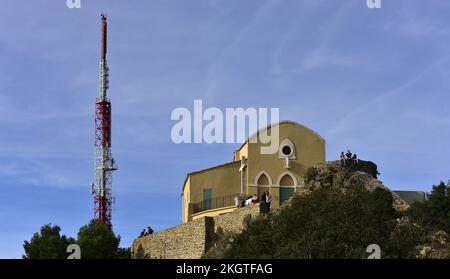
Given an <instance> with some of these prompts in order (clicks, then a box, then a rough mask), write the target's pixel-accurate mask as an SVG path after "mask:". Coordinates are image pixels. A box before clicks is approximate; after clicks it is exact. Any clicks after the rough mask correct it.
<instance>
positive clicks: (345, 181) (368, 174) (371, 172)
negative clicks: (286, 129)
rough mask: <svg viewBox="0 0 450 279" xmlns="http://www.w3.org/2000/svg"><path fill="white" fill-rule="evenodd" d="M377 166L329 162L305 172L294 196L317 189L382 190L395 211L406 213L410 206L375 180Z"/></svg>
mask: <svg viewBox="0 0 450 279" xmlns="http://www.w3.org/2000/svg"><path fill="white" fill-rule="evenodd" d="M378 174H379V173H378V170H377V165H376V164H374V163H373V162H369V161H359V162H358V164H356V165H350V164H347V165H343V164H342V163H341V162H340V161H330V162H326V163H322V164H319V165H316V166H315V167H313V168H310V169H308V170H307V172H306V175H305V187H304V189H302V190H300V191H297V192H296V195H304V194H307V193H308V192H310V191H313V190H314V189H317V188H319V187H326V188H335V189H342V190H343V191H345V189H346V188H348V187H352V186H361V187H365V188H366V189H367V190H369V191H373V190H375V189H376V188H383V189H385V190H387V191H389V192H391V193H392V198H393V204H392V206H393V207H394V209H395V210H397V211H406V210H407V209H408V208H409V207H410V206H409V204H408V203H406V202H405V201H404V200H403V199H402V198H401V197H400V196H399V195H398V194H396V193H395V192H393V191H391V190H390V189H389V188H388V187H386V186H384V185H383V183H382V182H381V181H380V180H378V179H377V176H378ZM288 204H289V203H288Z"/></svg>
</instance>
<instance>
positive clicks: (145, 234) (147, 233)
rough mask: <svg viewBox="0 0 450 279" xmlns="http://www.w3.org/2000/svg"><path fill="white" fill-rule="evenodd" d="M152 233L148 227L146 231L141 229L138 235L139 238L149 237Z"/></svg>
mask: <svg viewBox="0 0 450 279" xmlns="http://www.w3.org/2000/svg"><path fill="white" fill-rule="evenodd" d="M153 233H154V231H153V229H152V228H151V227H150V226H148V227H147V229H142V231H141V234H140V236H139V237H143V236H147V235H151V234H153Z"/></svg>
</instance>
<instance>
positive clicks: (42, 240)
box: [22, 224, 75, 259]
mask: <svg viewBox="0 0 450 279" xmlns="http://www.w3.org/2000/svg"><path fill="white" fill-rule="evenodd" d="M60 232H61V228H60V227H59V226H56V225H55V226H52V225H51V224H47V225H44V226H42V227H41V231H40V233H35V234H34V235H33V237H32V238H31V240H30V241H26V240H25V241H24V244H23V249H24V250H25V255H23V256H22V257H23V258H24V259H66V258H67V256H68V254H67V252H66V249H67V246H69V245H70V244H73V243H75V239H73V238H71V237H69V238H67V237H66V236H65V235H60Z"/></svg>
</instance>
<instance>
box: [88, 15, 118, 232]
mask: <svg viewBox="0 0 450 279" xmlns="http://www.w3.org/2000/svg"><path fill="white" fill-rule="evenodd" d="M101 18H102V48H101V60H100V90H99V96H98V98H97V100H96V103H95V152H94V169H95V180H94V182H93V183H92V185H91V186H92V189H91V190H92V195H93V196H94V219H96V220H98V221H100V222H102V223H104V224H106V225H108V226H109V228H112V222H111V213H112V205H113V203H114V198H113V196H112V173H113V171H115V170H117V166H116V163H115V161H114V158H113V157H112V153H111V102H110V100H109V99H108V89H109V68H108V64H107V62H106V50H107V22H106V15H103V14H102V16H101Z"/></svg>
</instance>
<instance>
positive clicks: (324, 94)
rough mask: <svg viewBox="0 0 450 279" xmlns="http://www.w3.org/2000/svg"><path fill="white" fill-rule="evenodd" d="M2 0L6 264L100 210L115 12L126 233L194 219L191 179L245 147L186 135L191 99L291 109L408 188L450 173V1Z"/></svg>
mask: <svg viewBox="0 0 450 279" xmlns="http://www.w3.org/2000/svg"><path fill="white" fill-rule="evenodd" d="M65 2H66V1H65V0H33V1H25V0H15V1H6V0H0V26H2V28H1V29H0V187H1V188H0V258H18V257H20V256H21V255H22V253H23V249H22V242H23V240H25V239H30V238H31V236H32V234H33V233H34V232H36V231H38V230H39V228H40V226H41V225H43V224H46V223H52V224H58V225H60V226H61V227H62V229H63V233H64V234H67V235H70V236H76V233H77V231H78V229H79V227H81V226H82V225H84V224H86V223H88V222H89V220H90V219H91V218H92V214H93V210H92V206H93V205H92V204H93V201H92V197H91V195H90V186H89V185H90V183H91V181H92V180H93V128H94V127H93V114H94V103H95V98H96V96H97V94H98V60H99V55H100V13H101V12H106V13H107V14H108V17H109V20H108V22H109V51H108V59H109V66H110V78H111V81H110V92H109V94H110V97H111V99H112V102H113V154H114V157H115V159H116V161H117V163H118V164H119V170H118V171H117V172H116V173H115V174H114V182H113V192H114V195H115V197H116V205H115V211H114V212H113V223H114V230H115V232H116V233H118V234H120V235H121V236H122V243H121V245H122V246H129V245H130V243H131V241H132V239H133V238H134V237H136V235H137V234H138V233H139V231H140V229H141V228H143V227H145V226H147V225H151V226H152V227H154V228H155V229H156V230H161V229H164V228H167V227H170V226H173V225H176V224H178V223H180V222H181V199H180V192H181V187H182V183H183V181H184V178H185V175H186V173H187V172H190V171H193V170H197V169H201V168H205V167H208V166H212V165H215V164H220V163H225V162H228V161H230V160H231V158H232V152H233V150H234V149H236V148H237V147H238V146H239V144H213V145H206V144H190V145H189V144H181V145H176V144H174V143H172V141H171V138H170V131H171V128H172V126H173V125H174V124H175V122H173V121H171V120H170V116H171V112H172V110H173V109H175V108H177V107H188V108H190V109H192V107H193V101H194V99H202V100H203V105H204V106H205V107H211V106H216V107H219V108H221V109H224V108H226V107H244V108H246V107H268V108H270V107H279V108H280V118H281V119H288V120H293V121H297V122H299V123H302V124H304V125H306V126H308V127H310V128H312V129H313V130H315V131H317V132H318V133H319V134H321V135H322V136H323V137H324V138H325V139H326V140H327V159H328V160H331V159H336V158H337V157H338V156H337V155H338V152H339V151H340V150H344V149H346V148H351V149H352V150H353V151H354V152H356V153H358V155H359V157H360V158H361V159H366V160H372V161H374V162H376V163H377V164H378V166H379V170H380V173H381V176H380V179H381V180H382V181H383V182H384V183H385V185H387V186H389V187H390V188H392V189H415V190H424V191H428V190H429V189H430V188H431V185H432V184H436V183H438V182H439V181H440V180H445V181H446V180H447V179H449V178H450V165H449V164H448V163H447V162H448V158H449V155H450V148H449V145H448V138H449V137H450V129H449V125H450V113H449V111H448V104H449V102H450V95H449V91H450V76H449V73H450V72H449V69H450V57H449V56H450V53H449V51H448V50H449V49H450V36H449V35H450V18H449V17H448V14H449V12H450V2H448V1H442V0H430V1H420V0H414V1H413V0H396V1H386V0H382V8H381V9H368V8H367V7H366V1H365V0H345V1H342V0H310V1H301V0H278V1H276V0H249V1H242V0H183V1H181V0H178V1H175V0H152V1H137V0H127V1H125V0H122V1H119V0H89V1H87V0H82V8H81V9H68V8H67V7H66V5H65Z"/></svg>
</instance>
